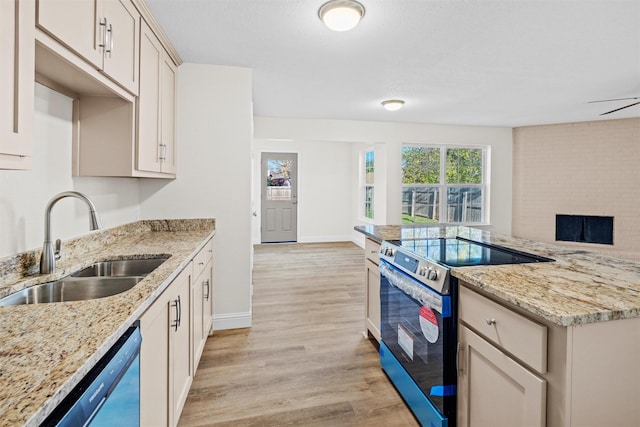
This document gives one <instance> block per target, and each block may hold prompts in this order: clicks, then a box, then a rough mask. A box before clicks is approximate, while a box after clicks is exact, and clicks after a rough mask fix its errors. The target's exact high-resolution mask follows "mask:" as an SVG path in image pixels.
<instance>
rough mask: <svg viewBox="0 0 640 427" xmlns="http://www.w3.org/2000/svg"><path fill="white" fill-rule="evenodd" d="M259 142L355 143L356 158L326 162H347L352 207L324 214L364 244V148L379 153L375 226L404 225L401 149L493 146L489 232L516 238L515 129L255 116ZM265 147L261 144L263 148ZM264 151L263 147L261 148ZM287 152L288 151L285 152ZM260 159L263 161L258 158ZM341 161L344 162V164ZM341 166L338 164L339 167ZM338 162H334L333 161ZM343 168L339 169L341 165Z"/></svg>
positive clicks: (273, 145)
mask: <svg viewBox="0 0 640 427" xmlns="http://www.w3.org/2000/svg"><path fill="white" fill-rule="evenodd" d="M254 127H255V129H254V138H256V140H272V141H270V143H269V149H272V150H277V149H279V148H281V147H289V146H291V143H289V142H278V141H276V140H278V139H279V140H283V139H285V140H292V141H295V143H296V144H298V145H299V146H301V147H306V146H307V145H309V144H311V143H312V142H313V143H314V144H325V146H327V147H334V146H333V145H332V144H331V143H336V142H339V143H340V144H344V143H345V142H350V143H351V144H350V145H351V148H350V150H351V153H345V152H344V150H341V151H336V152H334V153H332V152H331V150H329V149H327V153H325V157H326V155H327V154H328V155H329V156H330V157H336V156H345V158H348V159H349V160H348V165H347V166H346V167H347V169H348V170H347V173H348V174H349V176H350V178H349V180H350V181H351V182H352V188H351V196H350V197H351V202H350V203H348V204H345V203H344V199H342V198H341V199H338V200H337V201H336V202H335V203H331V204H330V205H328V206H326V209H325V212H324V214H325V215H331V216H334V217H335V216H339V217H340V221H341V222H347V223H348V224H349V229H350V230H351V231H350V232H351V240H353V241H354V242H356V243H359V244H362V243H363V237H362V234H360V233H357V232H355V231H352V229H353V226H354V225H359V224H361V223H363V221H362V218H361V217H360V215H359V210H358V204H357V198H358V188H357V184H358V180H357V174H358V172H357V167H358V166H357V159H358V153H359V151H361V150H362V149H364V148H369V147H373V148H374V150H375V173H376V182H375V196H374V197H375V209H376V210H375V216H376V218H375V223H376V224H400V223H401V220H402V213H401V201H402V192H401V187H400V182H401V167H400V164H401V148H402V144H403V143H425V144H457V145H487V146H489V147H490V150H489V151H490V165H489V167H490V170H491V173H490V190H489V191H490V197H491V203H490V206H489V215H490V217H489V221H490V227H489V228H490V229H491V230H493V231H496V232H499V233H504V234H510V233H511V179H512V164H511V162H512V132H511V129H510V128H493V127H481V126H450V125H427V124H409V123H387V122H364V121H349V120H314V119H284V118H270V117H255V119H254ZM260 144H262V143H260ZM260 148H262V147H261V146H260ZM258 149H259V148H258V144H256V150H258ZM283 151H284V148H283ZM256 158H257V159H259V157H256ZM340 162H341V161H340ZM340 162H339V163H340ZM334 163H335V161H334ZM339 163H338V164H339Z"/></svg>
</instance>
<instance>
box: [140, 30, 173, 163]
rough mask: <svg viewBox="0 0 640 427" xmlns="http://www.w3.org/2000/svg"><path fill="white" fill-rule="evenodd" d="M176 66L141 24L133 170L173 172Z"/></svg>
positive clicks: (156, 39) (151, 33)
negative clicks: (135, 159)
mask: <svg viewBox="0 0 640 427" xmlns="http://www.w3.org/2000/svg"><path fill="white" fill-rule="evenodd" d="M176 70H177V67H176V65H175V64H174V63H173V61H172V59H171V58H170V57H169V55H168V54H167V53H166V52H165V50H164V48H163V46H162V44H161V43H160V41H159V40H158V38H157V37H156V35H155V34H154V33H153V31H152V30H151V28H149V26H148V25H147V24H146V23H145V22H144V21H142V25H141V36H140V75H141V76H142V78H141V80H140V94H139V98H138V116H137V123H138V137H137V169H138V170H140V171H147V172H160V173H167V174H172V175H174V174H175V172H176V144H175V92H176Z"/></svg>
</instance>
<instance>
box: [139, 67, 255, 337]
mask: <svg viewBox="0 0 640 427" xmlns="http://www.w3.org/2000/svg"><path fill="white" fill-rule="evenodd" d="M177 85H178V93H177V111H178V112H177V133H178V135H177V139H178V144H179V145H178V158H177V161H178V164H177V168H178V170H177V177H178V178H177V179H175V180H174V181H171V182H165V181H162V180H160V181H159V180H152V179H141V180H140V202H141V207H140V209H141V215H142V216H143V217H144V218H149V219H151V218H198V217H213V218H215V219H216V237H215V239H216V253H215V259H214V262H215V267H214V328H215V329H228V328H235V327H246V326H250V324H251V295H250V294H251V286H250V285H251V253H252V252H251V251H252V246H251V229H250V224H251V219H250V218H251V179H250V177H251V129H252V106H251V91H252V86H251V70H249V69H246V68H237V67H223V66H213V65H200V64H183V65H182V66H180V67H179V68H178V82H177Z"/></svg>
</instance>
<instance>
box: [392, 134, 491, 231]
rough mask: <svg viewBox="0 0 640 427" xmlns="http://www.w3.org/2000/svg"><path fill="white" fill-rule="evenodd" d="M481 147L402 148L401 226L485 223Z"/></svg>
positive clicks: (423, 146) (407, 146)
mask: <svg viewBox="0 0 640 427" xmlns="http://www.w3.org/2000/svg"><path fill="white" fill-rule="evenodd" d="M485 157H486V149H485V148H476V147H451V146H444V145H443V146H425V145H406V146H404V147H403V148H402V223H403V224H407V223H464V224H480V223H483V222H485V205H486V202H485V198H486V194H487V191H486V181H487V180H486V178H485V164H486V162H485Z"/></svg>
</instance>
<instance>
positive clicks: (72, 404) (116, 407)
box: [41, 326, 142, 427]
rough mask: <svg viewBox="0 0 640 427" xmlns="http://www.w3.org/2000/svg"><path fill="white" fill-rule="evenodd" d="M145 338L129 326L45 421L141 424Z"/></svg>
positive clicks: (49, 423)
mask: <svg viewBox="0 0 640 427" xmlns="http://www.w3.org/2000/svg"><path fill="white" fill-rule="evenodd" d="M141 342H142V336H141V335H140V328H139V327H138V326H132V327H131V328H129V329H127V331H126V332H125V333H124V334H123V335H122V337H120V339H118V341H117V342H116V343H115V344H114V345H113V347H111V349H110V350H109V351H108V352H107V354H105V355H104V356H103V357H102V359H100V361H99V362H98V363H97V364H96V366H94V367H93V369H91V371H89V373H88V374H87V375H86V376H85V377H84V378H83V379H82V381H80V383H78V385H77V386H76V387H75V388H74V389H73V390H72V391H71V393H69V395H68V396H67V397H66V398H65V399H64V400H63V401H62V402H61V403H60V405H58V407H57V408H56V409H55V410H54V411H53V412H52V413H51V415H49V417H48V418H47V419H46V420H45V421H44V422H43V423H42V424H41V425H42V426H74V427H75V426H92V427H97V426H119V427H122V426H139V425H140V344H141Z"/></svg>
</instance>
